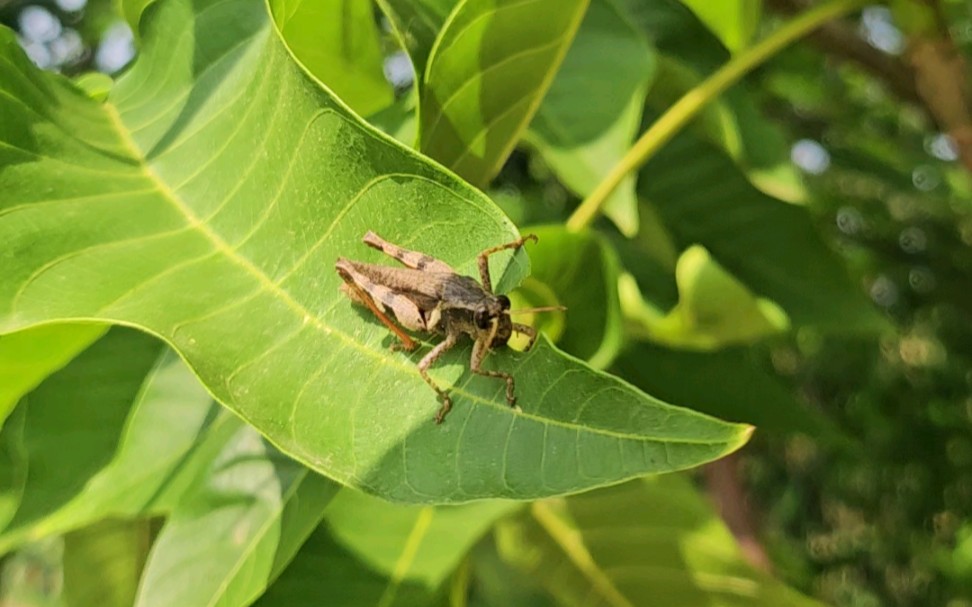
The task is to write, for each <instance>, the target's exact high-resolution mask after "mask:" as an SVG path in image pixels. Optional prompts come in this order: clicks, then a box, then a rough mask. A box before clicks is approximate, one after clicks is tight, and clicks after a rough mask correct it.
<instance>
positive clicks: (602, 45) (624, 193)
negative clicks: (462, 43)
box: [527, 0, 655, 236]
mask: <svg viewBox="0 0 972 607" xmlns="http://www.w3.org/2000/svg"><path fill="white" fill-rule="evenodd" d="M654 72H655V54H654V51H653V50H652V48H651V46H650V45H649V44H648V41H647V40H646V39H645V36H644V34H643V33H642V32H641V30H639V29H637V28H635V27H634V26H633V25H632V24H631V22H630V21H629V19H628V17H627V16H626V15H625V14H624V13H623V12H622V10H621V9H620V8H619V7H618V5H617V4H616V3H615V2H614V0H592V2H591V5H590V8H588V10H587V14H586V15H585V16H584V21H583V22H582V23H581V26H580V29H579V30H578V31H577V35H576V37H575V38H574V42H573V44H572V45H571V47H570V50H568V52H567V56H566V57H565V58H564V62H563V65H561V66H560V69H559V70H558V72H557V76H556V78H554V81H553V84H552V85H551V87H550V90H549V91H548V92H547V94H546V96H545V97H544V98H543V103H542V104H541V105H540V109H538V110H537V114H536V116H535V117H534V118H533V122H532V123H531V124H530V130H529V131H528V132H527V140H528V141H529V142H531V144H532V145H534V146H535V147H536V148H537V150H538V151H539V152H540V154H541V155H542V156H543V159H544V160H545V161H546V162H547V164H549V165H550V168H551V169H553V171H554V172H555V173H556V174H557V177H558V178H559V179H560V181H562V182H563V183H564V184H565V185H566V186H568V187H569V188H571V189H572V190H573V191H574V192H575V193H576V194H578V195H580V196H586V195H588V194H590V193H591V191H592V190H593V189H594V188H595V187H596V186H597V184H598V183H600V182H601V180H602V179H603V178H604V177H605V176H606V175H607V173H608V171H610V170H611V169H612V168H613V167H614V165H616V164H617V163H618V162H619V161H620V160H621V158H622V156H624V154H625V152H627V151H628V148H629V147H631V142H632V141H633V140H634V137H635V134H636V133H637V131H638V128H639V126H640V124H641V110H642V107H643V106H644V100H645V93H646V92H647V90H648V84H649V83H650V82H651V80H652V77H653V76H654ZM604 213H605V214H606V215H607V216H608V217H609V218H611V220H612V221H614V223H615V224H616V225H617V226H618V228H619V229H620V230H621V231H622V232H624V233H625V234H627V235H629V236H630V235H633V234H634V233H636V232H637V231H638V200H637V197H636V196H635V177H634V175H631V176H630V177H629V178H627V179H625V180H624V181H623V182H622V183H621V184H620V185H619V186H618V189H616V190H615V192H614V194H612V196H611V198H610V199H608V202H607V205H606V206H605V207H604Z"/></svg>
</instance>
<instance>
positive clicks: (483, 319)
mask: <svg viewBox="0 0 972 607" xmlns="http://www.w3.org/2000/svg"><path fill="white" fill-rule="evenodd" d="M490 320H491V319H490V317H489V314H488V313H487V312H486V310H477V311H476V313H475V314H474V315H473V321H475V323H476V326H477V327H479V328H480V329H488V328H489V323H490Z"/></svg>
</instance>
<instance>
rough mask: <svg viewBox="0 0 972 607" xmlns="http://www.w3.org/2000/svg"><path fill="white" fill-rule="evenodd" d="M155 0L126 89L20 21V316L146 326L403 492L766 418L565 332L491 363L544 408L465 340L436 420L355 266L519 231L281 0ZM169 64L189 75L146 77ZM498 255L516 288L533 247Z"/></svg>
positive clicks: (499, 489) (346, 463)
mask: <svg viewBox="0 0 972 607" xmlns="http://www.w3.org/2000/svg"><path fill="white" fill-rule="evenodd" d="M514 14H516V11H515V10H514ZM148 15H149V16H148V17H147V18H146V20H145V24H144V25H145V29H144V33H145V38H144V42H145V44H144V47H143V51H142V53H141V55H140V56H139V58H138V60H137V61H136V63H135V65H133V67H132V68H131V69H130V70H129V71H127V72H126V73H125V75H124V76H123V77H122V78H120V79H119V81H118V84H117V85H116V86H115V87H114V88H113V90H112V95H111V97H110V98H109V103H107V104H97V103H95V102H93V101H92V100H90V99H89V98H88V97H86V96H83V95H81V94H80V93H79V92H78V91H77V90H76V89H74V88H73V87H71V86H70V85H69V83H66V82H65V81H64V80H63V79H62V78H60V77H59V76H57V75H54V74H47V73H42V72H40V71H39V70H37V69H36V68H35V67H34V66H33V65H32V64H30V62H29V61H28V59H27V58H26V57H25V56H24V55H23V53H22V52H21V50H20V48H19V46H18V44H17V42H16V40H15V39H14V38H13V36H12V35H11V34H10V33H9V32H8V31H7V30H2V29H0V54H2V56H4V57H5V58H6V59H7V61H5V62H3V63H0V72H3V73H4V74H8V77H6V78H0V89H2V90H3V91H4V93H5V94H4V95H0V104H4V105H2V106H0V107H2V111H4V112H5V115H7V116H10V117H11V118H12V120H4V121H3V122H2V123H0V142H2V144H3V145H0V160H2V162H3V170H2V171H0V189H2V190H3V191H4V193H5V195H4V196H3V197H2V198H0V205H2V206H3V208H2V210H0V211H2V213H0V264H2V265H0V275H3V276H5V277H6V280H4V281H3V282H2V283H0V332H10V331H15V330H18V329H21V328H25V327H29V326H31V325H34V324H38V323H44V322H52V321H57V320H69V319H79V318H84V319H89V320H93V319H100V320H104V321H107V322H117V323H123V324H126V325H129V326H135V327H139V328H142V329H144V330H146V331H148V332H151V333H152V334H153V335H156V336H158V337H161V338H163V339H165V340H166V341H167V342H168V343H170V344H171V345H172V346H173V347H174V348H175V349H176V350H177V351H178V352H179V354H180V355H181V356H183V357H185V359H186V360H187V361H188V362H189V364H190V366H191V367H192V368H193V370H194V372H195V373H197V374H198V375H199V377H200V379H201V381H202V382H203V383H204V384H205V386H206V387H207V388H208V390H210V391H211V393H212V394H213V395H215V396H216V397H217V398H218V399H219V400H220V401H221V402H223V403H225V404H227V405H228V406H229V407H230V408H231V409H232V410H233V411H234V412H236V413H237V414H238V415H239V416H240V417H242V418H243V419H245V420H246V421H247V422H249V423H251V424H253V425H254V426H255V427H256V428H258V429H259V430H260V431H261V432H262V433H264V434H265V435H266V436H267V438H269V439H270V440H271V441H272V442H273V443H274V444H275V445H277V446H279V447H280V448H281V450H283V451H285V452H286V453H288V454H290V455H292V456H293V457H296V458H298V459H299V460H300V461H301V462H302V463H304V464H305V465H307V466H309V467H311V468H312V469H314V470H316V471H318V472H320V473H322V474H326V475H328V476H329V477H331V478H333V479H335V480H338V481H340V482H342V483H345V484H350V485H353V486H355V487H359V488H364V489H367V490H368V491H370V492H373V493H378V494H381V495H383V496H385V497H389V498H395V499H398V500H401V501H421V502H440V503H441V502H459V501H467V500H472V499H480V498H485V497H516V498H521V499H528V498H532V497H536V496H541V495H550V494H551V493H563V492H568V491H578V490H582V489H586V488H590V487H592V486H596V485H600V484H606V483H613V482H617V481H619V480H622V479H625V478H630V477H633V476H637V475H639V474H645V473H652V472H659V471H668V470H672V469H680V468H685V467H690V466H694V465H698V464H699V463H702V462H705V461H709V460H711V459H714V458H717V457H720V456H721V455H724V454H725V453H728V452H730V451H732V450H734V449H736V448H738V447H739V446H740V445H741V444H743V443H744V442H745V441H746V439H747V438H748V435H749V429H748V428H745V427H739V426H732V425H727V424H724V423H722V422H719V421H718V420H713V419H709V418H707V417H704V416H700V415H697V414H695V413H692V412H688V411H685V412H680V411H678V410H676V409H673V408H671V407H669V406H667V405H665V404H664V403H661V402H658V401H655V400H653V399H651V398H650V397H648V396H646V395H644V394H641V393H640V392H638V391H636V390H634V389H632V388H631V387H630V386H627V385H625V384H623V383H621V382H619V381H617V380H616V379H615V378H611V377H609V376H607V375H604V374H601V373H598V372H597V371H595V370H593V369H590V368H589V367H587V366H586V365H584V364H582V363H580V362H578V361H576V360H575V359H572V358H570V357H568V356H565V355H562V354H561V353H559V352H557V351H556V350H554V349H552V348H550V347H549V346H548V345H547V344H546V343H541V344H539V345H538V347H536V348H534V350H532V351H531V352H530V353H528V354H523V355H520V354H515V353H512V352H508V351H505V350H504V351H501V352H497V353H495V354H494V355H492V356H490V357H489V359H488V360H487V361H486V364H487V365H488V366H490V367H492V366H493V365H495V366H496V368H501V369H509V370H510V371H511V372H513V373H514V374H515V375H516V376H517V380H518V384H517V394H518V396H519V399H520V400H519V402H520V404H521V407H522V408H523V409H522V411H516V410H514V409H512V408H511V407H510V406H509V405H508V404H507V402H506V400H505V398H504V395H503V385H502V382H499V381H496V380H495V379H494V378H489V377H474V376H472V375H471V374H469V373H468V372H466V371H465V367H466V365H467V364H468V363H467V362H466V361H468V360H469V350H470V349H469V346H468V345H464V346H463V347H462V348H456V349H455V350H454V352H451V353H450V355H449V356H446V357H444V358H443V360H442V361H441V362H440V363H439V364H437V365H436V367H435V368H434V369H433V377H434V378H435V379H436V380H437V381H438V382H439V383H440V384H442V385H444V386H452V388H451V391H452V394H453V396H454V398H455V404H456V410H455V411H454V412H453V414H452V416H451V417H450V418H449V419H448V421H447V423H446V424H444V425H443V426H435V425H434V424H433V423H432V418H433V414H434V412H435V411H436V410H437V409H438V408H439V402H438V401H437V398H436V394H435V393H434V392H433V391H432V390H431V389H430V388H429V386H428V385H426V384H425V382H424V381H422V379H421V377H420V375H419V374H418V372H417V371H416V369H415V363H417V362H418V361H419V360H420V358H421V357H422V356H424V352H416V353H413V354H411V355H410V356H411V357H410V358H409V355H406V354H403V353H400V352H391V351H389V349H388V347H387V345H388V339H389V336H388V332H387V330H386V329H385V328H384V327H382V326H381V325H380V323H378V322H376V321H374V320H373V319H372V318H371V317H370V316H369V315H367V314H365V313H363V312H362V311H361V310H360V309H359V308H358V307H356V306H352V305H351V303H350V302H349V301H348V299H347V298H346V297H344V295H342V294H341V292H340V290H339V285H340V284H341V279H340V277H339V276H338V275H337V273H336V272H334V271H333V264H334V260H335V259H336V258H338V257H339V256H345V255H348V256H354V257H358V256H360V257H361V258H363V259H365V260H368V261H377V260H379V259H382V258H383V256H382V255H381V254H380V253H378V252H376V251H372V250H370V249H368V247H366V246H364V245H363V244H361V242H360V238H361V235H362V234H364V232H365V231H366V230H368V229H373V230H375V231H377V232H379V233H381V234H382V235H383V236H385V237H386V238H388V239H389V240H392V241H394V242H397V243H400V244H402V245H404V246H409V247H414V248H418V249H420V250H423V251H425V252H427V253H429V254H432V255H435V256H437V257H441V258H442V259H444V260H446V261H447V262H450V263H452V264H453V265H454V267H456V268H458V269H459V270H460V271H462V272H464V273H475V270H474V268H475V259H476V256H477V255H478V253H479V252H480V251H482V250H483V249H484V248H486V247H487V246H490V245H495V244H498V243H502V242H508V241H510V240H512V239H513V238H514V237H515V236H516V231H515V229H514V227H513V226H512V224H510V223H509V221H508V220H507V219H505V218H504V217H503V215H502V213H501V212H500V211H499V210H498V209H497V208H496V207H495V206H494V205H492V203H491V202H489V200H488V199H486V198H485V197H484V196H483V194H482V193H480V192H477V191H476V190H474V189H472V188H471V187H469V186H468V185H466V184H463V183H461V182H460V181H458V180H457V179H456V178H455V177H454V176H451V175H449V174H447V173H445V172H443V171H441V169H440V168H438V165H435V164H433V163H430V162H429V161H428V160H426V159H424V158H421V157H419V156H418V155H416V154H415V153H414V152H411V151H410V150H408V149H406V148H404V147H402V146H401V145H400V144H397V143H395V142H393V141H391V140H390V139H389V138H388V137H387V136H386V135H381V134H379V133H377V131H374V130H373V129H372V128H371V127H369V126H367V125H366V124H364V123H363V122H361V121H360V120H359V119H358V118H357V117H355V116H354V115H351V114H349V113H347V112H346V110H345V109H344V108H343V106H342V105H341V104H339V103H338V102H337V101H335V100H334V99H333V98H332V97H330V96H329V94H328V93H327V91H325V90H322V89H321V88H320V87H319V86H318V85H317V84H316V83H314V82H313V81H311V80H309V79H308V78H307V76H306V75H305V74H304V72H303V71H302V70H301V69H300V68H299V67H298V66H296V65H295V64H294V63H293V61H292V60H291V58H290V55H289V54H288V53H287V51H286V49H284V48H283V46H282V43H281V42H280V40H279V38H278V37H277V36H276V35H275V33H274V32H273V31H272V26H271V24H270V22H269V21H268V17H267V13H266V6H265V5H264V4H263V3H262V2H258V1H257V0H198V4H192V2H190V0H160V2H159V4H158V6H156V7H154V10H152V11H150V12H149V13H148ZM503 15H504V19H505V18H508V17H511V16H513V15H511V14H506V13H505V12H503ZM197 30H198V33H196V35H195V36H183V35H181V34H180V32H185V31H194V32H195V31H197ZM213 32H218V34H219V35H215V34H213ZM207 34H209V35H207ZM197 44H198V46H196V45H197ZM200 66H205V67H204V68H201V67H200ZM4 70H6V71H4ZM156 70H165V73H167V74H170V77H169V78H166V79H163V80H160V81H159V85H158V87H146V86H143V85H142V82H143V80H144V79H146V78H151V77H152V74H154V73H155V71H156ZM3 100H7V101H3ZM32 108H33V109H32ZM214 142H218V143H214ZM255 142H256V143H255ZM495 257H496V258H495V259H494V262H493V267H492V271H493V273H494V276H496V277H497V280H496V282H497V284H498V286H499V289H500V290H501V291H507V290H510V289H511V288H512V286H514V285H515V284H516V282H517V281H518V280H519V279H520V278H521V277H523V276H524V275H525V274H526V273H527V263H526V255H525V254H524V253H522V252H521V253H520V254H518V255H516V256H515V257H514V256H513V255H512V253H510V252H506V253H503V254H500V255H497V256H495ZM385 261H387V259H385ZM507 267H509V268H510V271H509V272H505V273H504V272H503V270H504V269H506V268H507ZM455 363H460V364H455ZM460 378H461V380H460ZM390 407H394V409H393V414H389V410H390ZM121 419H123V417H122V418H121ZM467 425H468V426H469V427H470V428H474V429H475V430H471V431H469V432H466V431H465V429H466V426H467ZM113 440H114V439H113ZM498 445H501V446H500V447H498ZM557 453H567V454H577V453H580V454H582V455H583V456H584V458H583V459H582V460H579V459H578V458H576V457H573V456H572V455H568V456H567V457H559V456H555V454H557Z"/></svg>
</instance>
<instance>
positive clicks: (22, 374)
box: [0, 324, 107, 428]
mask: <svg viewBox="0 0 972 607" xmlns="http://www.w3.org/2000/svg"><path fill="white" fill-rule="evenodd" d="M106 330H107V327H104V326H102V325H93V324H86V325H82V324H76V325H46V326H41V327H35V328H33V329H27V330H26V331H18V332H16V333H11V334H9V335H2V336H0V428H3V421H4V420H5V419H6V418H7V415H9V414H10V412H11V411H13V408H14V406H15V405H16V404H17V401H18V400H20V397H22V396H23V395H24V394H27V393H28V392H30V391H31V390H32V389H33V388H35V387H36V386H37V385H38V384H39V383H40V382H41V381H42V380H43V379H44V378H45V377H47V376H48V375H50V374H51V373H53V372H54V371H56V370H58V369H60V368H61V367H63V366H64V365H65V364H67V363H68V361H70V360H71V359H72V358H74V357H75V356H76V355H77V354H78V353H79V352H81V351H82V350H84V349H85V348H87V347H88V346H89V345H91V343H92V342H94V341H95V340H96V339H98V338H99V337H101V336H102V335H103V334H104V332H105V331H106Z"/></svg>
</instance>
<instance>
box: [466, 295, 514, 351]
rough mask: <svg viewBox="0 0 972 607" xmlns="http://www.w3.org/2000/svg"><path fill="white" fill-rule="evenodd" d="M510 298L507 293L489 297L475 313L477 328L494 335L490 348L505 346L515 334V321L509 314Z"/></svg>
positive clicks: (474, 320)
mask: <svg viewBox="0 0 972 607" xmlns="http://www.w3.org/2000/svg"><path fill="white" fill-rule="evenodd" d="M509 309H510V299H509V298H508V297H507V296H506V295H497V296H495V297H491V298H489V299H488V300H487V301H486V302H485V303H484V305H483V306H482V307H481V308H480V309H478V310H476V312H475V313H474V314H473V322H475V323H476V328H477V329H479V330H480V331H483V332H485V333H487V334H491V335H492V339H491V341H490V343H489V347H490V348H498V347H500V346H505V345H506V342H507V341H509V339H510V336H511V335H512V334H513V321H512V320H510V315H509Z"/></svg>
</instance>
